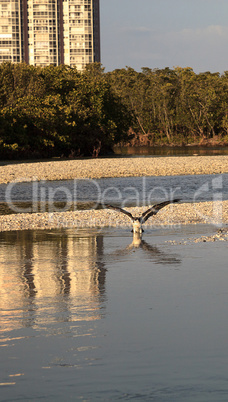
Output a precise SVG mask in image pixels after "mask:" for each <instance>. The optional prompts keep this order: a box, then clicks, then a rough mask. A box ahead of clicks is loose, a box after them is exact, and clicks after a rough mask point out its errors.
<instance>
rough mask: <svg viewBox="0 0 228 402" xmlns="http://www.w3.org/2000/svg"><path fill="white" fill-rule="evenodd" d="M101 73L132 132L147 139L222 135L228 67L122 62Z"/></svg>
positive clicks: (225, 132) (227, 127)
mask: <svg viewBox="0 0 228 402" xmlns="http://www.w3.org/2000/svg"><path fill="white" fill-rule="evenodd" d="M107 79H108V82H109V83H110V84H111V87H112V88H113V90H115V92H116V93H117V94H118V95H119V96H120V97H121V98H122V101H123V103H124V104H125V105H126V106H127V108H128V109H129V110H130V111H131V113H132V115H133V116H134V125H133V126H132V127H133V130H134V132H135V133H139V132H141V133H143V134H144V135H145V136H147V137H149V138H150V139H151V143H155V144H158V143H166V144H171V143H175V144H181V143H183V144H187V143H193V142H197V143H200V142H202V141H208V140H210V139H213V140H218V139H220V140H221V141H224V142H227V141H228V72H225V73H224V74H223V75H220V74H219V73H210V72H205V73H200V74H195V73H194V71H193V70H192V69H191V68H180V67H177V68H175V69H173V70H171V69H169V68H165V69H162V70H159V69H155V70H151V69H148V68H143V69H142V72H140V73H138V72H136V71H134V70H133V69H132V68H126V69H121V70H115V71H113V72H111V73H108V74H107Z"/></svg>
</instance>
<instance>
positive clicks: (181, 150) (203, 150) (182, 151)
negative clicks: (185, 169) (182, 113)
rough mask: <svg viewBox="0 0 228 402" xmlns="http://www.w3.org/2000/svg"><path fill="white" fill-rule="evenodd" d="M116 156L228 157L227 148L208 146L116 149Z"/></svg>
mask: <svg viewBox="0 0 228 402" xmlns="http://www.w3.org/2000/svg"><path fill="white" fill-rule="evenodd" d="M114 150H115V154H116V155H129V156H130V155H131V156H147V155H154V156H183V155H184V156H191V155H202V156H205V155H209V156H210V155H228V147H227V146H217V147H207V146H200V145H197V146H180V147H177V146H175V147H169V146H156V147H152V146H147V145H145V146H141V147H117V146H116V147H115V148H114Z"/></svg>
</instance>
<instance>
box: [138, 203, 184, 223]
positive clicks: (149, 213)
mask: <svg viewBox="0 0 228 402" xmlns="http://www.w3.org/2000/svg"><path fill="white" fill-rule="evenodd" d="M178 201H180V200H179V199H175V200H172V201H164V202H160V204H156V205H154V206H153V207H151V208H150V209H148V210H147V211H145V212H143V214H142V218H141V219H142V223H144V222H146V221H147V219H149V218H150V217H151V216H152V215H156V214H157V213H158V211H160V209H162V208H164V207H166V205H169V204H172V203H175V202H178Z"/></svg>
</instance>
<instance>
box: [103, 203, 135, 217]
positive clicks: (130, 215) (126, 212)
mask: <svg viewBox="0 0 228 402" xmlns="http://www.w3.org/2000/svg"><path fill="white" fill-rule="evenodd" d="M105 206H106V208H109V209H114V210H115V211H119V212H122V213H123V214H125V215H127V216H128V217H129V218H130V219H131V220H132V221H133V220H134V218H133V216H132V214H131V213H130V212H128V211H125V209H122V208H119V207H114V206H113V205H105Z"/></svg>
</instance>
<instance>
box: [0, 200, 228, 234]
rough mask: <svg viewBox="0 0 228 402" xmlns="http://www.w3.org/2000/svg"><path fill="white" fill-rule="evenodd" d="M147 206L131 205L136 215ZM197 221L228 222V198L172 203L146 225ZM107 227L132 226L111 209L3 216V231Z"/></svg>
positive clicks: (0, 227) (219, 223)
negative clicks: (223, 199)
mask: <svg viewBox="0 0 228 402" xmlns="http://www.w3.org/2000/svg"><path fill="white" fill-rule="evenodd" d="M146 209H147V207H134V208H128V210H129V211H130V212H131V213H132V214H133V215H136V216H137V215H141V214H142V212H143V211H145V210H146ZM197 223H208V224H212V225H215V226H216V227H220V226H223V225H225V224H228V201H223V202H222V203H220V202H217V203H215V202H214V203H212V202H200V203H183V204H182V203H180V204H173V205H172V204H171V205H169V206H167V207H165V208H164V209H162V210H161V211H159V213H158V214H157V215H156V216H153V217H151V218H150V219H149V220H148V221H147V222H146V224H145V225H144V228H145V230H146V229H147V228H150V229H153V228H158V227H171V226H173V225H175V226H180V225H186V224H197ZM104 227H129V229H131V227H132V225H131V221H130V219H129V218H128V217H127V216H125V215H123V214H120V213H118V212H116V211H113V210H109V209H104V210H94V209H91V210H85V211H73V212H72V211H67V212H53V213H48V212H45V213H33V214H11V215H3V216H0V231H11V230H29V229H55V228H74V229H75V230H77V229H79V228H104Z"/></svg>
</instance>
